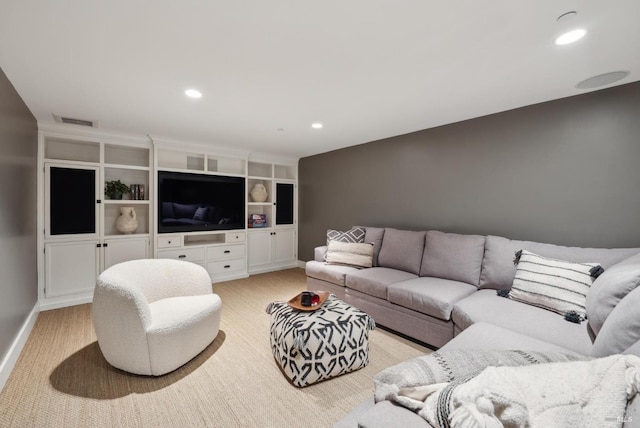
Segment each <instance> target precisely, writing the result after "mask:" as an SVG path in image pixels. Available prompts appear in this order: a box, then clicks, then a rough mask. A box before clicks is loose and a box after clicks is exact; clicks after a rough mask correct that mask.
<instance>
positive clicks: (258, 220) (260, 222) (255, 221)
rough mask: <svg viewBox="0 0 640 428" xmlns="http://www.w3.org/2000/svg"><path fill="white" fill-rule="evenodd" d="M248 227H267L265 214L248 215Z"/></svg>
mask: <svg viewBox="0 0 640 428" xmlns="http://www.w3.org/2000/svg"><path fill="white" fill-rule="evenodd" d="M249 227H251V228H257V227H267V215H266V214H250V215H249Z"/></svg>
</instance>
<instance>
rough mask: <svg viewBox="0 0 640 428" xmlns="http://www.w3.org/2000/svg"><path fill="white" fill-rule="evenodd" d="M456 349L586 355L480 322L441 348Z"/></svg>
mask: <svg viewBox="0 0 640 428" xmlns="http://www.w3.org/2000/svg"><path fill="white" fill-rule="evenodd" d="M454 349H462V350H467V349H478V350H492V349H506V350H508V349H521V350H524V351H532V350H535V351H538V352H559V353H563V354H567V355H584V354H581V353H578V352H575V351H571V350H569V349H567V348H565V347H563V346H560V345H555V344H553V343H549V342H547V341H544V340H540V339H535V338H533V337H531V336H527V335H525V334H522V333H518V332H515V331H513V330H509V329H508V328H504V327H499V326H497V325H493V324H488V323H484V322H479V323H476V324H473V325H472V326H469V328H467V329H466V330H464V331H462V332H461V333H459V334H458V335H457V336H456V337H454V338H453V339H451V340H450V341H449V342H447V344H446V345H444V346H443V347H442V348H440V350H441V351H445V350H446V351H450V350H454Z"/></svg>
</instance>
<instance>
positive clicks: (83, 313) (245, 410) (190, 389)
mask: <svg viewBox="0 0 640 428" xmlns="http://www.w3.org/2000/svg"><path fill="white" fill-rule="evenodd" d="M305 280H306V278H305V275H304V271H303V270H301V269H290V270H285V271H280V272H274V273H267V274H261V275H254V276H251V277H250V278H248V279H243V280H237V281H229V282H225V283H218V284H214V292H215V293H218V294H219V295H220V297H221V298H222V302H223V310H222V325H221V329H220V333H219V334H218V337H217V338H216V340H215V341H214V342H213V343H212V344H211V345H210V346H209V347H208V348H206V349H205V350H204V351H203V352H202V353H201V354H200V355H199V356H197V357H196V358H195V359H193V360H192V361H190V362H189V363H187V364H186V365H184V366H183V367H181V368H179V369H178V370H176V371H174V372H172V373H170V374H167V375H165V376H161V377H144V376H136V375H132V374H128V373H125V372H123V371H120V370H118V369H115V368H113V367H111V366H110V365H109V364H108V363H107V362H106V361H105V360H104V358H103V356H102V354H101V352H100V348H99V347H98V343H97V342H96V337H95V333H94V330H93V325H92V321H91V305H89V304H86V305H79V306H74V307H69V308H64V309H56V310H52V311H46V312H42V313H40V315H39V317H38V320H37V322H36V325H35V327H34V329H33V331H32V333H31V336H30V337H29V339H28V341H27V344H26V345H25V348H24V350H23V352H22V354H21V356H20V359H19V360H18V363H17V365H16V367H15V369H14V370H13V372H12V374H11V376H10V378H9V380H8V381H7V384H6V385H5V388H4V390H3V391H2V393H0V427H180V428H186V427H330V426H332V425H333V424H334V423H335V421H337V420H338V419H340V418H341V417H343V416H344V415H345V414H347V413H348V412H349V411H351V410H352V409H353V408H354V407H356V406H357V405H358V404H360V403H361V402H362V401H364V400H366V399H367V398H369V397H370V396H371V395H372V394H373V381H372V379H373V376H375V374H376V373H378V372H379V371H380V370H382V369H384V368H386V367H388V366H391V365H393V364H397V363H399V362H401V361H404V360H406V359H408V358H413V357H416V356H419V355H423V354H425V353H428V352H430V350H429V349H428V348H425V347H423V346H420V345H418V344H415V343H413V342H411V341H408V340H405V339H402V338H400V337H398V336H396V335H394V334H392V333H390V332H388V331H384V330H382V329H376V330H374V331H373V332H371V336H370V363H369V365H368V366H367V367H366V368H364V369H362V370H359V371H356V372H353V373H350V374H347V375H344V376H340V377H337V378H333V379H330V380H328V381H325V382H321V383H318V384H315V385H312V386H309V387H306V388H297V387H295V386H292V385H291V384H290V383H289V382H288V380H287V379H286V378H285V377H284V376H283V374H282V373H281V371H280V369H279V368H278V366H277V365H276V363H275V361H274V359H273V356H272V354H271V348H270V346H269V316H268V315H267V314H266V313H265V307H266V305H267V304H268V303H269V302H272V301H276V300H282V301H286V300H289V299H290V298H291V297H293V296H295V295H296V294H298V293H299V292H300V291H302V290H304V289H306V285H305Z"/></svg>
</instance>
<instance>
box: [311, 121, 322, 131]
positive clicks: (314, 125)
mask: <svg viewBox="0 0 640 428" xmlns="http://www.w3.org/2000/svg"><path fill="white" fill-rule="evenodd" d="M311 127H312V128H313V129H320V128H322V124H321V123H320V122H316V123H312V124H311Z"/></svg>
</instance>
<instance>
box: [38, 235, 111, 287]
mask: <svg viewBox="0 0 640 428" xmlns="http://www.w3.org/2000/svg"><path fill="white" fill-rule="evenodd" d="M97 245H98V241H94V240H90V241H74V242H54V243H49V244H45V246H44V247H45V250H44V254H45V261H44V268H45V284H46V288H45V294H46V296H47V297H55V296H63V295H65V294H74V293H82V292H87V291H93V288H94V287H95V284H96V278H97V277H98V274H99V257H98V254H99V249H98V246H97Z"/></svg>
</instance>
